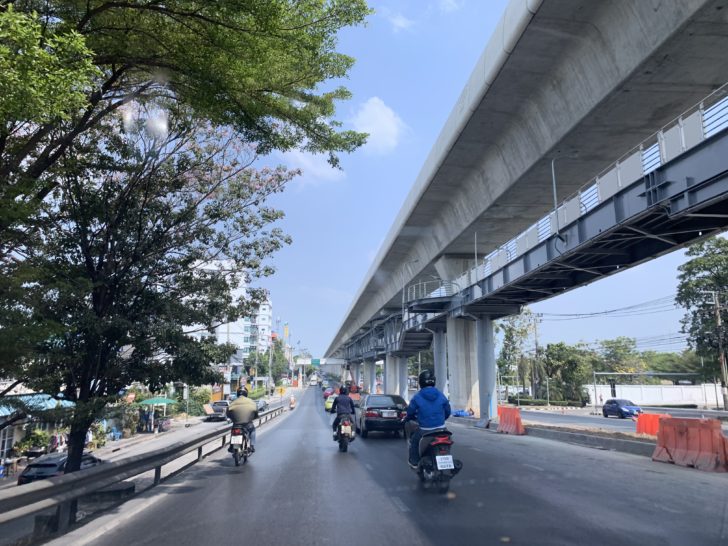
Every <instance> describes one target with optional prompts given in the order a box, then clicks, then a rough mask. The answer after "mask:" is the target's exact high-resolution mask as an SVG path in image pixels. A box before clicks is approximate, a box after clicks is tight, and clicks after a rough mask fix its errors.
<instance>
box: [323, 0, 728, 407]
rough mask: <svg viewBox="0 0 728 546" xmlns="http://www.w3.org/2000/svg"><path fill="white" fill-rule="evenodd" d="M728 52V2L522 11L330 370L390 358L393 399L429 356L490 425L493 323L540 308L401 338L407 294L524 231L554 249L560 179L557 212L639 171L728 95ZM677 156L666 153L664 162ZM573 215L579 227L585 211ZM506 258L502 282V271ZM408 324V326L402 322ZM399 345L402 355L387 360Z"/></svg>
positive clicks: (473, 317) (500, 312)
mask: <svg viewBox="0 0 728 546" xmlns="http://www.w3.org/2000/svg"><path fill="white" fill-rule="evenodd" d="M725 51H728V2H726V0H673V1H657V0H654V1H651V0H645V1H639V2H635V1H631V0H610V1H603V2H593V1H591V0H543V1H540V0H512V1H511V2H510V3H509V4H508V6H507V8H506V11H505V13H504V15H503V17H502V19H501V21H500V23H499V25H498V27H497V29H496V31H495V33H494V35H493V36H492V37H491V39H490V41H489V42H488V45H487V46H486V48H485V50H484V52H483V54H482V55H481V57H480V59H479V61H478V63H477V65H476V67H475V69H474V71H473V73H472V75H471V77H470V79H469V81H468V83H467V84H466V86H465V88H464V89H463V92H462V93H461V96H460V98H459V99H458V101H457V103H456V105H455V106H454V108H453V111H452V113H451V115H450V117H449V118H448V120H447V122H446V123H445V126H444V127H443V129H442V131H441V134H440V136H439V137H438V139H437V141H436V143H435V144H434V146H433V149H432V151H431V153H430V155H429V157H428V158H427V160H426V161H425V164H424V165H423V167H422V169H421V171H420V174H419V175H418V177H417V179H416V180H415V182H414V185H413V187H412V190H411V192H410V194H409V196H408V197H407V199H406V201H405V203H404V205H403V206H402V209H401V211H400V213H399V214H398V216H397V218H396V219H395V220H394V223H393V226H392V228H391V229H390V231H389V234H388V236H387V238H386V240H385V242H384V244H383V245H382V247H381V249H380V251H379V254H378V255H377V257H376V258H375V260H374V263H373V265H372V267H371V268H370V270H369V272H368V273H367V275H366V277H365V279H364V282H363V283H362V285H361V287H360V289H359V291H358V293H357V295H356V297H355V299H354V301H353V302H352V305H351V306H350V308H349V310H348V312H347V314H346V316H345V317H344V320H343V322H342V324H341V326H340V328H339V330H338V331H337V333H336V334H335V335H334V337H333V340H332V342H331V344H330V346H329V348H328V350H327V355H335V354H337V355H341V356H343V357H345V358H347V359H348V360H351V361H354V360H356V361H363V362H365V369H366V367H367V365H368V364H366V363H367V362H369V363H370V362H371V361H372V360H374V359H377V360H378V359H381V358H383V357H384V359H385V378H386V379H385V383H386V390H387V392H396V391H397V390H399V389H400V388H401V383H402V378H403V377H406V370H405V371H404V372H402V367H403V366H406V360H405V359H404V358H403V357H405V356H407V354H413V353H414V352H415V351H416V350H417V348H418V347H426V346H429V345H430V344H432V346H433V349H434V351H435V356H436V358H435V360H436V375H437V376H438V383H439V385H440V386H441V387H444V386H445V377H446V375H448V374H449V388H450V392H449V394H450V397H451V399H452V401H453V404H455V405H457V406H458V407H473V409H474V410H476V411H477V412H479V413H480V414H481V416H482V417H484V418H487V417H489V416H490V415H492V412H493V411H494V406H493V402H492V400H493V398H494V395H493V393H494V387H495V370H494V354H493V332H492V320H493V319H494V318H498V317H500V316H504V315H507V314H511V313H514V312H517V311H518V308H519V306H520V304H521V303H522V302H523V301H524V299H528V298H519V297H517V296H515V297H511V298H503V299H501V300H498V301H489V302H488V303H487V305H486V303H484V302H481V303H480V306H479V307H476V306H475V303H473V305H471V306H470V308H469V311H468V312H467V313H463V312H457V311H453V310H452V308H451V306H450V305H448V304H443V305H444V306H443V307H442V308H441V309H440V311H442V310H443V309H445V310H446V312H440V313H439V314H438V313H437V312H435V311H436V310H435V309H430V310H429V311H428V312H429V314H430V315H432V316H435V317H436V318H434V319H432V320H430V321H428V322H427V323H426V324H425V323H422V324H420V326H421V327H422V328H423V329H415V330H414V331H412V330H410V331H409V334H408V335H407V336H401V332H402V331H403V329H406V326H405V323H406V322H407V320H408V318H409V314H410V310H409V309H404V314H403V301H404V300H405V295H404V288H405V286H407V285H409V286H412V285H417V284H418V283H422V282H425V281H427V280H431V279H432V278H433V277H436V278H439V279H442V280H445V281H458V280H459V279H462V277H463V274H466V275H468V274H469V271H470V270H471V269H472V268H474V267H475V270H476V273H477V269H478V266H480V265H483V264H482V263H481V261H480V260H481V259H482V258H483V257H485V256H492V253H493V252H494V251H497V250H498V249H499V248H501V247H502V245H504V244H506V243H507V242H509V241H513V240H514V238H515V237H516V236H517V235H519V234H520V233H522V232H524V230H531V231H528V232H527V233H530V234H531V235H530V236H531V238H533V237H534V233H535V237H536V239H537V240H536V242H541V241H542V238H541V235H542V234H541V233H540V232H539V226H540V224H537V222H539V221H540V219H541V218H542V217H543V216H544V215H546V214H547V213H549V211H552V210H553V209H554V200H555V196H554V191H553V188H552V176H551V175H552V166H553V167H554V168H555V171H556V173H557V176H556V179H557V181H558V183H557V186H556V189H555V191H556V194H557V197H558V199H563V198H565V197H567V196H569V195H571V194H573V193H574V192H575V191H577V190H578V189H579V188H580V187H581V186H582V185H583V184H584V183H585V182H587V181H588V180H590V179H593V178H595V177H597V182H598V181H599V180H600V178H599V177H598V176H602V175H603V176H606V174H609V172H611V171H608V172H607V173H605V169H608V168H609V167H610V165H612V164H613V163H614V161H615V160H616V159H617V158H622V159H625V160H626V159H628V157H627V156H625V154H627V153H628V152H630V151H631V150H632V149H633V148H634V147H635V146H637V145H639V144H640V143H641V142H643V141H645V140H646V139H648V138H649V137H650V136H651V135H652V134H653V133H654V132H655V131H656V130H658V129H660V128H661V127H663V126H666V125H667V124H669V123H670V122H671V121H672V120H674V119H675V118H676V117H677V116H679V115H680V114H681V113H683V112H685V111H686V110H688V109H689V108H691V107H692V106H694V105H696V104H697V103H699V101H701V100H702V99H703V97H705V96H707V95H709V94H710V93H711V92H712V91H714V90H716V89H718V88H719V87H720V86H721V85H723V84H724V83H725V82H726V81H728V56H726V55H725V53H724V52H725ZM681 123H682V121H681ZM660 134H661V135H662V133H660ZM672 134H673V133H670V135H672ZM684 134H685V133H684V131H682V129H681V132H680V135H684ZM670 135H668V136H670ZM663 136H664V135H663ZM660 138H662V137H660ZM658 144H659V143H658ZM670 145H671V144H669V143H668V147H669V146H670ZM666 150H668V148H665V146H664V143H663V147H662V148H659V147H658V152H657V153H658V154H662V153H666ZM641 151H642V150H641ZM668 151H669V150H668ZM629 157H636V156H634V154H633V155H632V156H629ZM644 157H646V156H645V155H644V154H641V155H640V156H639V159H642V160H644ZM665 159H669V158H667V157H665V158H663V163H664V162H665V161H664V160H665ZM642 167H644V165H643V166H642ZM614 169H616V170H615V171H614V172H615V173H616V174H615V176H616V177H617V178H616V180H617V182H616V184H617V185H616V190H617V191H619V190H620V188H621V186H620V184H621V180H620V178H619V176H620V174H619V173H620V172H622V171H620V166H619V164H617V166H616V167H615V168H614ZM624 169H626V167H624V168H623V170H624ZM624 172H626V171H624ZM646 172H647V169H644V168H643V169H641V171H640V176H641V175H642V174H645V173H646ZM610 176H611V175H610ZM632 180H635V179H634V178H633V179H631V180H630V182H631V181H632ZM606 184H607V182H606V181H604V182H603V183H602V185H601V186H598V187H597V186H595V187H597V189H596V190H595V191H602V190H603V189H604V188H606V187H607V186H606ZM600 188H601V189H600ZM615 194H616V193H613V194H612V195H615ZM580 195H581V194H580ZM570 203H571V204H573V203H574V201H573V200H571V201H569V202H567V203H565V204H563V205H561V206H560V209H559V215H558V216H556V215H552V216H553V219H552V220H551V222H550V225H549V226H548V227H547V228H546V231H547V233H546V234H545V236H546V237H551V236H553V235H554V233H553V232H554V224H555V225H556V232H557V235H558V230H559V224H558V219H563V221H567V220H573V221H576V220H574V218H573V216H574V214H573V211H572V212H570V211H571V208H570V207H571V206H572V205H571V204H570ZM575 203H576V205H575V206H576V209H577V212H579V208H580V205H582V206H583V205H584V200H583V198H582V197H580V200H577V201H576V202H575ZM567 205H569V206H567ZM717 227H719V226H714V229H716V228H717ZM534 228H535V231H533V229H534ZM708 231H709V230H708ZM518 240H519V241H520V240H521V239H518ZM515 244H516V243H515V242H514V245H515ZM532 244H533V241H531V242H529V243H528V244H527V245H526V247H528V248H530V246H529V245H532ZM677 246H679V245H678V244H676V245H675V248H676V247H677ZM663 251H664V250H661V251H660V252H663ZM506 254H507V256H505V257H503V258H502V259H501V258H500V257H499V256H496V258H497V259H493V260H491V261H490V262H489V263H490V266H491V267H494V268H496V269H500V268H501V267H503V265H505V263H506V261H508V260H509V259H510V258H511V256H510V254H509V253H507V252H506ZM654 255H657V252H656V253H655V254H654ZM501 262H503V263H501ZM476 276H477V275H476ZM585 282H588V281H585ZM457 284H458V285H459V284H463V283H462V282H459V283H457ZM467 284H468V286H471V285H473V286H474V284H473V283H472V282H468V283H467ZM403 285H404V286H403ZM464 288H466V287H465V286H458V287H457V289H456V290H457V291H458V292H459V291H460V290H461V289H464ZM553 293H555V292H553V291H551V292H549V291H545V292H544V294H542V296H541V297H542V298H543V297H549V296H550V295H552V294H553ZM453 297H455V296H453V295H452V294H450V295H448V296H447V297H445V298H441V299H443V300H452V298H453ZM397 314H399V319H398V320H399V324H398V323H397V321H396V320H394V321H393V320H392V317H396V316H397ZM426 314H427V313H426ZM425 328H426V329H425ZM398 333H399V334H400V338H402V339H403V340H404V341H403V343H398V344H396V345H391V344H390V345H389V346H388V345H387V343H386V340H387V339H389V338H391V337H392V336H396V335H397V334H398ZM416 334H419V337H416ZM364 338H366V342H364ZM366 344H368V346H365V345H366ZM445 356H447V357H446V358H445ZM445 361H447V362H449V367H448V368H449V370H448V372H447V374H446V373H445V370H446V364H445ZM370 368H371V367H370ZM365 377H366V374H365Z"/></svg>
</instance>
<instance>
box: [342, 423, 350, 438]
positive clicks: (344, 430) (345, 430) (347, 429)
mask: <svg viewBox="0 0 728 546" xmlns="http://www.w3.org/2000/svg"><path fill="white" fill-rule="evenodd" d="M341 434H348V435H350V436H351V427H350V426H349V425H342V426H341Z"/></svg>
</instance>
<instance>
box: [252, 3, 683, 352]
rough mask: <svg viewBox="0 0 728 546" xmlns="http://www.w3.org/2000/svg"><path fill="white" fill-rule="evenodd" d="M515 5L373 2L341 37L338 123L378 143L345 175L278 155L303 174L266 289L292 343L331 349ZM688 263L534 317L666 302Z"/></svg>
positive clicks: (601, 332) (569, 337)
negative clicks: (362, 21)
mask: <svg viewBox="0 0 728 546" xmlns="http://www.w3.org/2000/svg"><path fill="white" fill-rule="evenodd" d="M506 3H507V2H506V0H487V1H483V0H469V1H468V0H428V1H424V0H410V1H397V2H392V1H390V2H371V6H372V7H373V8H374V10H375V11H376V13H375V14H374V15H372V16H371V17H370V18H369V21H368V25H367V26H366V27H363V28H356V29H347V30H345V31H344V32H343V33H342V34H341V36H340V44H339V51H341V52H344V53H346V54H348V55H351V56H353V57H355V58H356V59H357V62H356V64H355V66H354V68H353V69H352V71H351V73H350V77H349V79H348V80H346V81H345V82H343V83H344V85H346V86H347V87H348V88H349V89H350V90H351V92H352V93H353V98H352V99H351V100H350V101H348V102H346V103H343V104H340V106H339V110H338V114H337V117H338V119H339V120H341V121H342V122H344V124H345V127H346V128H355V129H357V130H361V131H365V132H368V133H370V134H371V136H370V139H369V142H368V143H367V145H366V146H364V147H363V148H362V149H359V150H357V151H356V152H355V153H353V154H350V155H346V156H343V157H342V170H340V171H336V170H333V169H331V168H329V167H328V165H327V164H326V162H325V159H324V158H323V157H317V156H310V155H304V154H301V153H297V152H294V153H287V154H282V155H280V156H278V157H276V158H269V159H273V160H274V161H280V162H281V163H284V164H287V165H289V166H290V167H298V168H301V169H303V171H304V174H303V176H301V177H300V178H299V179H298V180H296V181H295V182H293V183H292V184H291V185H290V186H289V188H288V189H287V190H286V191H285V192H284V193H283V194H281V195H279V196H276V197H275V199H274V200H273V201H272V204H273V205H275V206H277V207H279V208H281V209H283V210H284V211H285V213H286V219H285V220H284V221H283V222H281V224H280V225H281V227H283V228H284V229H285V230H286V231H287V232H288V233H289V234H290V235H291V236H292V237H293V244H292V245H291V246H290V247H288V248H286V249H284V250H283V251H281V252H279V253H278V254H277V255H276V256H275V258H274V265H275V266H276V268H277V273H276V274H275V276H274V277H271V278H268V279H264V280H262V281H261V284H262V286H265V287H266V288H269V289H270V291H271V297H272V300H273V309H274V316H275V317H280V318H281V321H282V322H288V323H289V325H290V331H291V341H292V343H293V344H294V345H295V344H296V342H297V341H299V340H300V342H301V347H305V348H308V349H309V350H310V351H311V352H312V353H313V354H314V356H322V355H323V352H324V351H325V350H326V348H327V347H328V345H329V343H330V342H331V340H332V338H333V336H334V334H335V333H336V331H337V329H338V327H339V325H340V324H341V321H342V320H343V318H344V314H345V312H346V310H347V309H348V307H349V304H350V303H351V301H352V299H353V297H354V295H355V294H356V292H357V290H358V288H359V286H360V285H361V283H362V281H363V279H364V276H365V274H366V272H367V270H368V268H369V266H370V264H371V262H372V260H373V258H374V256H375V254H376V252H377V251H378V249H379V247H380V246H381V244H382V241H383V240H384V237H385V235H386V233H387V232H388V230H389V228H390V226H391V225H392V222H393V221H394V218H395V217H396V215H397V212H398V211H399V209H400V208H401V206H402V203H403V202H404V199H405V197H406V195H407V194H408V193H409V190H410V188H411V186H412V184H413V182H414V180H415V178H416V176H417V174H418V172H419V170H420V168H421V166H422V164H423V163H424V161H425V158H426V157H427V155H428V154H429V152H430V149H431V147H432V145H433V143H434V142H435V140H436V138H437V136H438V134H439V132H440V129H441V128H442V126H443V124H444V122H445V120H446V119H447V117H448V115H449V114H450V111H451V109H452V107H453V105H454V104H455V101H456V99H457V97H458V96H459V94H460V91H461V90H462V88H463V86H464V84H465V82H466V81H467V79H468V77H469V75H470V73H471V71H472V69H473V67H474V65H475V62H476V60H477V58H478V56H479V55H480V53H481V52H482V50H483V49H484V47H485V45H486V43H487V41H488V39H489V38H490V35H491V34H492V32H493V29H494V28H495V25H496V24H497V22H498V20H499V18H500V17H501V15H502V12H503V9H504V8H505V5H506ZM585 182H586V180H585ZM682 261H684V258H683V254H682V252H679V253H673V254H671V255H668V256H666V257H663V258H661V259H657V260H653V261H651V262H648V263H646V264H643V265H642V266H639V267H637V268H634V269H632V270H629V271H625V272H623V273H620V274H619V275H616V276H614V277H611V278H608V279H604V280H602V281H598V282H597V283H594V284H592V285H590V286H587V287H584V288H581V289H578V290H575V291H573V292H571V293H568V294H564V295H561V296H559V297H556V298H553V299H551V300H549V301H546V302H542V303H540V304H537V305H535V306H533V307H532V310H533V311H534V312H539V313H589V312H597V311H603V310H606V309H614V308H618V307H624V306H628V305H633V304H635V303H639V302H643V301H647V300H653V299H656V298H660V297H663V296H668V295H671V294H673V293H674V292H675V289H676V278H677V266H678V265H679V264H680V263H682ZM681 316H682V312H681V311H679V310H676V311H673V312H664V313H658V314H653V315H642V316H634V317H626V318H600V319H585V320H571V321H553V320H544V322H543V323H542V324H541V325H540V327H539V334H540V342H541V343H548V342H555V341H562V340H563V341H566V342H570V343H571V342H577V341H581V340H583V341H593V340H596V339H608V338H612V337H616V336H618V335H628V336H631V337H637V338H640V339H642V338H647V337H650V336H656V335H662V334H670V333H674V332H678V331H679V329H680V324H679V320H680V318H681ZM545 318H546V317H545ZM664 348H669V347H664ZM675 348H679V346H676V347H675Z"/></svg>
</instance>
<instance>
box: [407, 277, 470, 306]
mask: <svg viewBox="0 0 728 546" xmlns="http://www.w3.org/2000/svg"><path fill="white" fill-rule="evenodd" d="M458 292H460V287H459V286H458V284H457V283H455V282H453V281H445V280H442V279H433V280H428V281H420V282H417V283H415V284H411V285H409V286H408V287H407V290H406V293H405V303H410V302H413V301H417V300H424V299H431V298H449V297H452V296H454V295H455V294H457V293H458Z"/></svg>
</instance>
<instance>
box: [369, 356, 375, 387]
mask: <svg viewBox="0 0 728 546" xmlns="http://www.w3.org/2000/svg"><path fill="white" fill-rule="evenodd" d="M369 392H370V393H372V394H376V392H377V361H376V360H372V362H371V365H370V366H369Z"/></svg>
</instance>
